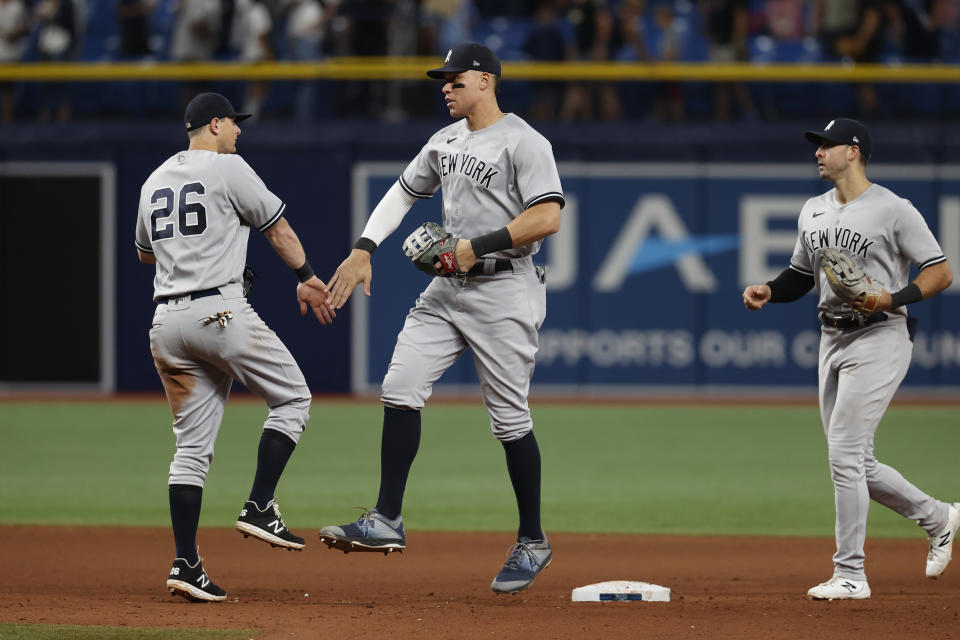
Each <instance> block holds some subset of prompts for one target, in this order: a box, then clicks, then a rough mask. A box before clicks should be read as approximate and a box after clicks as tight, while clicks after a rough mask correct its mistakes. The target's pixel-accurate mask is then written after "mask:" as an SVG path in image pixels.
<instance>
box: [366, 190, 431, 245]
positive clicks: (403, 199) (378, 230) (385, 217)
mask: <svg viewBox="0 0 960 640" xmlns="http://www.w3.org/2000/svg"><path fill="white" fill-rule="evenodd" d="M416 200H417V199H416V198H414V197H413V196H411V195H410V194H408V193H407V192H406V191H404V190H403V187H401V186H400V181H399V180H398V181H397V182H394V183H393V186H392V187H390V188H389V189H388V190H387V192H386V193H385V194H384V195H383V197H382V198H381V199H380V202H379V203H378V204H377V206H376V208H375V209H374V210H373V213H371V214H370V219H369V220H367V226H365V227H364V228H363V233H362V234H360V236H361V237H363V238H367V239H368V240H371V241H372V242H373V243H374V244H376V245H379V244H380V243H381V242H383V241H384V240H385V239H386V237H387V236H389V235H390V234H391V233H393V232H394V231H396V229H397V227H399V226H400V222H401V221H402V220H403V217H404V216H405V215H407V212H408V211H410V207H412V206H413V203H414V202H416Z"/></svg>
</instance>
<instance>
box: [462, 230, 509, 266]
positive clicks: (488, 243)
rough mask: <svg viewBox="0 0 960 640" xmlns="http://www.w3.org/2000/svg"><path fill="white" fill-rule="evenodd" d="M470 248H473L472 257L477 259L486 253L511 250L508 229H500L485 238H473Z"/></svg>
mask: <svg viewBox="0 0 960 640" xmlns="http://www.w3.org/2000/svg"><path fill="white" fill-rule="evenodd" d="M470 246H471V247H472V248H473V255H475V256H477V257H478V258H479V257H480V256H485V255H487V254H488V253H496V252H497V251H506V250H507V249H513V238H512V237H511V236H510V230H509V229H507V228H506V227H501V228H499V229H497V230H496V231H494V232H492V233H488V234H487V235H485V236H477V237H476V238H473V239H472V240H470Z"/></svg>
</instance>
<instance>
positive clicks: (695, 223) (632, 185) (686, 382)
mask: <svg viewBox="0 0 960 640" xmlns="http://www.w3.org/2000/svg"><path fill="white" fill-rule="evenodd" d="M402 169H403V164H397V163H361V164H357V165H355V166H354V171H353V185H352V188H353V198H352V224H353V236H354V237H357V236H359V234H360V232H361V231H362V229H363V226H364V224H365V223H366V219H367V217H368V215H369V213H370V211H371V210H372V208H373V206H375V205H376V203H377V202H378V201H379V199H380V197H381V196H382V195H383V193H384V192H385V191H386V190H387V189H388V188H389V187H390V185H391V184H393V182H394V181H395V180H396V178H397V176H398V175H399V174H400V172H401V171H402ZM559 169H560V175H561V178H562V180H563V186H564V192H565V194H566V197H567V206H566V207H565V209H564V212H563V225H562V229H561V231H560V232H559V233H558V234H556V235H555V236H552V237H551V238H549V239H547V240H546V241H545V242H544V246H543V249H542V250H541V252H540V253H539V254H538V255H537V256H536V261H537V262H538V263H540V264H543V265H545V266H546V267H547V274H548V275H547V287H548V288H547V291H548V294H547V319H546V322H545V323H544V326H543V328H542V329H541V333H540V352H539V354H538V358H537V368H536V372H535V374H534V384H535V385H536V386H537V388H538V389H542V390H543V389H547V390H548V389H551V388H556V390H558V391H564V392H567V391H569V392H584V391H586V392H604V391H610V392H619V391H631V390H642V389H654V390H664V391H670V390H675V391H678V392H688V391H692V390H696V389H699V390H703V389H717V390H720V391H723V390H729V391H731V392H748V391H756V390H761V391H763V390H771V391H783V390H787V389H790V388H811V387H815V385H816V376H817V370H816V365H817V348H818V343H819V334H820V330H819V326H820V325H819V323H818V322H817V319H816V303H815V299H814V296H813V295H812V294H811V295H808V296H807V297H805V298H804V299H802V300H798V301H796V302H794V303H792V304H782V305H768V306H767V307H765V308H764V309H763V310H762V311H760V312H750V311H747V310H746V309H745V308H744V306H743V303H742V300H741V292H742V291H743V288H744V287H745V286H746V285H748V284H755V283H761V282H766V281H767V280H770V279H772V278H774V277H775V276H776V275H777V274H779V273H780V272H781V271H782V270H783V269H784V268H785V267H786V266H787V264H788V262H789V258H790V254H791V252H792V250H793V246H794V243H795V242H796V235H797V226H796V222H797V215H798V214H799V211H800V208H801V206H802V205H803V203H804V201H805V200H806V199H807V198H809V197H811V196H814V195H817V194H819V193H822V192H824V191H826V190H827V189H828V188H829V187H830V185H829V184H828V183H825V182H823V181H822V180H820V179H819V178H818V177H817V174H816V167H815V165H813V164H812V163H811V164H733V163H731V164H719V163H718V164H710V163H693V162H691V163H677V164H639V163H560V164H559ZM868 176H869V177H870V178H871V179H872V180H874V181H877V182H879V183H881V184H883V185H884V186H886V187H888V188H890V189H892V190H893V191H894V192H896V193H898V194H899V195H901V196H902V197H904V198H907V199H909V200H911V201H912V202H913V204H914V205H915V206H916V207H917V208H918V209H919V210H920V211H921V213H923V215H924V216H925V218H926V220H927V223H928V224H929V225H930V228H931V229H932V230H933V232H934V234H935V235H936V236H937V238H938V239H939V241H940V243H941V246H942V247H943V249H944V252H945V254H946V256H947V259H948V260H949V261H950V263H951V264H952V265H953V266H954V268H955V269H956V267H957V265H960V166H956V165H902V166H900V165H877V166H873V165H871V166H870V167H869V169H868ZM440 208H441V207H440V198H439V197H434V198H431V199H428V200H425V201H422V202H419V203H417V204H416V205H415V206H414V208H413V209H412V210H411V211H410V213H409V214H408V215H407V216H406V218H404V220H403V222H402V224H401V225H400V227H399V228H398V229H397V231H396V232H395V233H394V234H393V235H391V236H390V237H389V238H388V239H387V240H386V241H385V242H384V243H383V246H382V247H381V248H380V250H379V251H377V253H376V255H375V257H374V276H373V289H372V296H371V297H370V298H365V297H364V296H363V295H362V293H357V294H355V295H354V302H353V304H354V305H355V307H354V314H353V319H352V321H353V327H352V332H351V333H352V347H351V354H352V355H351V359H352V371H353V378H352V381H351V382H352V384H351V386H352V389H353V391H356V392H363V393H370V392H376V391H377V390H378V389H379V385H380V382H381V380H382V378H383V375H384V373H385V372H386V369H387V365H388V363H389V361H390V356H391V354H392V352H393V346H394V343H395V341H396V336H397V333H398V332H399V331H400V329H401V327H402V326H403V320H404V317H405V315H406V312H407V310H408V309H409V308H410V307H412V306H413V304H414V301H415V300H416V297H417V295H418V294H419V292H420V291H421V290H422V289H423V288H425V287H426V285H427V284H428V277H427V276H426V275H424V274H423V273H421V272H419V271H417V270H416V269H414V268H413V267H412V266H411V265H410V264H409V263H408V261H407V259H406V258H405V257H404V255H403V253H402V251H401V250H400V247H401V245H402V243H403V240H404V238H405V237H406V235H407V234H408V233H410V232H411V231H412V230H413V229H414V228H415V227H416V226H417V225H419V224H420V223H422V222H424V221H426V220H434V221H437V222H440V221H441V219H442V213H441V210H440ZM958 293H960V277H958V278H957V279H956V280H955V282H954V284H953V285H952V286H951V287H950V289H948V290H947V291H945V292H944V293H943V294H941V295H940V296H937V297H936V298H934V299H932V300H928V301H925V302H922V303H918V304H916V305H912V306H911V310H910V311H911V315H914V316H916V317H918V318H919V319H920V331H919V334H918V336H917V339H916V341H915V343H914V357H913V363H912V365H911V371H910V373H909V374H908V376H907V379H906V381H905V383H904V384H905V385H906V386H910V387H913V388H915V389H918V390H919V389H927V388H929V389H934V390H936V389H941V390H942V389H946V388H951V387H960V328H958V326H957V323H956V322H955V321H953V320H952V319H954V318H957V317H960V297H958V295H957V294H958ZM468 354H469V351H468V352H467V354H465V355H464V357H463V358H461V361H460V362H457V363H456V364H455V365H454V366H453V367H452V368H451V369H450V370H449V371H448V372H447V373H446V374H445V375H444V376H443V378H441V380H440V382H439V383H438V385H437V387H438V389H450V390H456V389H457V388H458V387H461V386H462V385H467V384H471V383H472V382H473V381H475V379H476V376H475V374H474V371H473V362H472V357H471V356H470V355H468Z"/></svg>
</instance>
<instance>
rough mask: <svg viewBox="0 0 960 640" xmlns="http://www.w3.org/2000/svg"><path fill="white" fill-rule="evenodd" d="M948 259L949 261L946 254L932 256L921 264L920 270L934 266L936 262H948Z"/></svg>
mask: <svg viewBox="0 0 960 640" xmlns="http://www.w3.org/2000/svg"><path fill="white" fill-rule="evenodd" d="M946 261H947V257H946V256H937V257H936V258H930V259H929V260H927V261H926V262H924V263H923V264H921V265H920V266H919V269H920V271H923V270H924V269H926V268H927V267H932V266H933V265H935V264H940V263H941V262H946Z"/></svg>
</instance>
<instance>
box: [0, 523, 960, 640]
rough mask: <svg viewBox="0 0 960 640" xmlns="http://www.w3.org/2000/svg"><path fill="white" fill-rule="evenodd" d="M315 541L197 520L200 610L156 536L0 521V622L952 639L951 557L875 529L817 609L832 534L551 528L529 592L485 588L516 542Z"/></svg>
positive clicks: (956, 587) (522, 634)
mask: <svg viewBox="0 0 960 640" xmlns="http://www.w3.org/2000/svg"><path fill="white" fill-rule="evenodd" d="M298 533H300V534H301V535H307V539H308V547H307V548H306V549H305V550H304V551H303V552H300V553H296V552H287V551H280V550H278V549H272V548H270V547H268V546H266V545H264V544H262V543H260V542H256V541H254V540H253V539H246V540H245V539H243V538H242V537H241V536H240V535H239V534H237V533H236V532H233V531H226V530H201V532H200V537H199V542H200V548H201V554H202V555H203V557H204V566H205V567H206V569H207V571H208V573H209V574H210V576H211V578H212V579H213V580H214V581H216V582H217V583H218V584H219V585H220V586H222V587H223V588H225V589H226V590H227V593H228V600H227V602H224V603H219V604H192V603H188V602H187V601H186V600H183V599H182V598H173V597H171V596H170V595H169V593H167V591H166V590H165V588H164V582H165V580H166V574H167V571H168V570H169V567H170V563H171V561H172V559H173V558H172V553H173V552H172V540H171V534H170V533H169V532H168V531H167V530H166V529H145V528H113V527H111V528H85V527H84V528H81V527H33V526H29V527H26V526H7V527H0V548H2V549H3V571H2V572H0V621H3V622H12V623H22V624H31V623H44V624H76V625H107V626H130V627H138V626H143V627H169V628H179V629H196V628H209V629H255V630H257V633H256V634H255V637H256V638H264V639H281V638H283V639H289V638H343V637H350V638H384V639H386V638H389V639H393V638H451V639H457V640H461V639H472V638H495V639H497V640H503V639H509V638H557V639H570V640H584V639H586V638H711V639H712V638H744V639H752V638H765V639H770V638H839V637H843V638H872V639H875V638H925V639H927V638H938V639H943V638H957V637H960V617H958V615H960V565H958V566H951V567H950V568H949V569H948V570H947V572H946V574H945V575H944V576H942V577H941V578H940V579H939V580H928V579H926V578H924V577H923V562H924V558H925V554H926V541H925V540H924V539H922V538H918V539H915V540H868V542H867V555H868V559H867V566H868V572H869V578H870V586H871V588H872V590H873V597H872V598H871V599H870V600H861V601H846V602H810V601H808V600H806V599H805V597H804V594H805V593H806V590H807V588H809V587H810V586H812V585H814V584H816V583H817V582H820V581H822V580H825V579H826V578H828V577H829V575H830V572H831V561H830V556H831V554H832V553H833V550H834V549H833V541H832V540H827V539H809V538H806V539H804V538H748V537H709V538H703V537H691V536H622V535H593V534H557V535H553V536H551V543H552V544H553V548H554V560H553V563H552V564H551V566H550V567H549V568H548V569H547V570H546V571H545V572H544V573H543V574H541V576H540V577H539V578H538V580H537V582H536V583H535V584H534V586H533V588H532V589H531V590H529V591H527V592H524V593H520V594H517V595H514V596H509V595H500V596H498V595H496V594H494V593H492V592H491V591H490V588H489V584H490V581H491V579H492V578H493V576H494V574H495V573H496V571H497V570H498V568H499V566H500V564H501V563H502V561H503V559H504V553H505V551H506V550H507V548H508V546H509V545H510V542H511V536H510V535H508V534H506V533H501V534H490V533H484V534H474V533H448V532H429V533H425V532H416V531H414V532H411V533H408V540H407V544H408V549H407V551H406V552H404V553H403V554H391V555H390V556H389V557H384V556H383V555H382V554H370V553H367V554H363V553H351V554H349V555H344V554H343V553H341V552H339V551H333V550H329V549H327V548H326V546H324V545H322V544H320V543H319V541H318V540H317V539H316V532H312V531H299V532H298ZM618 579H619V580H640V581H645V582H652V583H655V584H660V585H664V586H667V587H670V588H671V589H672V590H673V600H672V602H669V603H641V602H633V603H618V602H609V603H572V602H571V601H570V594H571V590H572V589H573V588H574V587H578V586H582V585H585V584H590V583H594V582H601V581H606V580H618Z"/></svg>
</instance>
